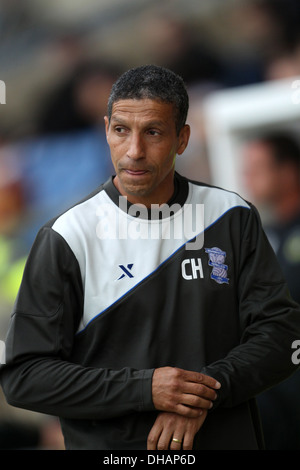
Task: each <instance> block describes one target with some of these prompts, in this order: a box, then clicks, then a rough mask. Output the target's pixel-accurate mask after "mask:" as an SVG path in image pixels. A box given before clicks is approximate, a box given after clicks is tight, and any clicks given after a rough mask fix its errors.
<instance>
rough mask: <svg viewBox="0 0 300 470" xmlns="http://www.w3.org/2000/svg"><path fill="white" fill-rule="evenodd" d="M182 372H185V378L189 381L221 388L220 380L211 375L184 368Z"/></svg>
mask: <svg viewBox="0 0 300 470" xmlns="http://www.w3.org/2000/svg"><path fill="white" fill-rule="evenodd" d="M182 373H183V379H184V380H186V381H187V382H195V383H197V384H203V385H206V386H207V387H210V388H214V389H219V388H221V384H220V382H218V381H217V380H216V379H214V378H213V377H210V376H209V375H205V374H202V373H201V372H195V371H188V370H184V369H182Z"/></svg>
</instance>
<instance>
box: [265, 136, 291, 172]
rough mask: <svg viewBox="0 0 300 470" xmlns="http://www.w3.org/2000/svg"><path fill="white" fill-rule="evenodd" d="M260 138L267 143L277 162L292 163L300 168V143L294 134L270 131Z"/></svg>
mask: <svg viewBox="0 0 300 470" xmlns="http://www.w3.org/2000/svg"><path fill="white" fill-rule="evenodd" d="M260 140H261V141H262V142H263V143H265V144H267V145H268V146H269V147H270V148H271V150H272V155H273V157H274V160H275V162H276V163H277V164H279V165H280V164H285V163H289V164H293V165H294V166H295V167H297V168H298V170H300V145H299V142H298V141H297V140H296V138H295V137H294V136H292V135H291V134H290V133H288V132H284V131H281V132H270V133H268V134H265V135H263V136H262V137H261V138H260Z"/></svg>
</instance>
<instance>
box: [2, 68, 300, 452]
mask: <svg viewBox="0 0 300 470" xmlns="http://www.w3.org/2000/svg"><path fill="white" fill-rule="evenodd" d="M187 112H188V95H187V92H186V89H185V87H184V84H183V82H182V80H181V78H180V77H178V76H177V75H175V74H174V73H172V72H171V71H169V70H165V69H163V68H160V67H156V66H144V67H138V68H135V69H132V70H130V71H128V72H126V73H125V74H123V75H122V76H121V77H120V78H119V79H118V80H117V82H116V83H115V85H114V86H113V88H112V91H111V95H110V98H109V103H108V116H107V117H105V127H106V134H107V141H108V144H109V147H110V151H111V158H112V162H113V165H114V168H115V173H116V174H115V176H113V177H112V178H110V179H109V180H108V181H107V182H106V183H104V184H103V185H102V186H100V188H99V189H98V190H97V191H96V192H95V193H93V194H92V195H90V196H89V197H88V198H87V199H85V200H84V201H82V202H80V203H79V204H77V205H76V206H75V207H73V208H71V209H70V210H69V211H67V212H65V213H64V214H62V215H60V216H59V217H57V218H56V219H54V220H52V221H50V222H49V223H48V224H46V225H45V226H44V227H43V228H42V229H41V231H40V232H39V234H38V236H37V239H36V241H35V243H34V245H33V248H32V250H31V253H30V255H29V259H28V261H27V265H26V268H25V271H24V277H23V281H22V285H21V288H20V292H19V295H18V299H17V301H16V305H15V309H14V314H13V316H12V321H11V325H10V329H9V332H8V336H7V342H6V362H7V363H6V366H5V367H4V368H3V370H2V373H1V380H2V386H3V389H4V392H5V394H6V397H7V400H8V402H9V403H10V404H12V405H15V406H21V407H26V408H30V409H33V410H36V411H39V412H44V413H48V414H55V415H57V416H59V417H60V420H61V424H62V429H63V433H64V437H65V443H66V448H67V449H110V450H113V449H135V450H136V449H148V450H152V449H174V450H180V449H192V448H193V449H257V448H260V447H261V445H262V442H261V434H260V428H259V420H258V418H257V413H256V407H255V402H254V401H253V400H254V397H255V395H257V394H258V393H259V392H261V391H262V390H263V389H265V388H266V387H270V386H271V385H273V384H274V383H275V382H278V381H280V380H282V379H284V378H285V377H286V376H288V375H289V374H291V373H293V371H294V370H295V369H296V366H295V365H294V364H293V362H292V360H291V354H292V352H293V351H292V349H291V345H292V343H293V342H294V340H295V339H297V338H299V337H300V322H299V309H298V308H297V306H296V304H294V303H293V302H292V300H291V299H290V298H289V294H288V292H287V289H286V285H285V282H284V280H283V278H282V275H281V272H280V270H279V268H278V265H277V262H276V259H275V257H274V255H273V252H272V250H271V248H270V246H269V244H268V243H267V241H266V238H265V235H264V233H263V232H262V230H261V227H260V222H259V219H258V215H257V212H256V210H255V209H254V208H253V207H252V206H251V205H250V204H248V203H247V202H246V201H244V200H242V199H241V198H240V197H239V196H237V195H235V194H233V193H230V192H227V191H223V190H221V189H217V188H212V187H209V186H206V185H202V184H200V183H195V182H191V181H188V180H187V179H186V178H183V177H181V176H180V175H178V174H177V173H176V172H175V169H174V166H175V157H176V154H182V153H183V152H184V150H185V148H186V146H187V144H188V140H189V134H190V129H189V126H188V125H187V124H186V116H187ZM203 205H204V221H202V219H201V217H199V213H200V214H202V208H203ZM195 209H197V212H195ZM192 215H193V220H191V216H192ZM191 222H193V226H195V229H194V230H191V227H189V224H190V223H191ZM192 232H193V235H191V234H192ZM194 232H196V235H194ZM203 232H204V244H203V243H202V241H203Z"/></svg>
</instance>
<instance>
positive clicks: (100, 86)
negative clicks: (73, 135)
mask: <svg viewBox="0 0 300 470" xmlns="http://www.w3.org/2000/svg"><path fill="white" fill-rule="evenodd" d="M119 72H120V70H119V68H118V67H117V66H116V65H115V64H110V63H108V62H103V61H96V60H95V61H88V62H86V63H81V64H80V65H78V66H77V67H76V68H75V70H73V69H72V71H71V72H70V76H69V77H68V78H66V79H64V80H63V82H62V83H61V84H60V85H59V86H58V88H57V89H55V90H54V91H53V92H52V93H50V96H49V97H48V98H47V99H46V100H45V103H44V105H43V106H42V110H41V112H40V117H39V119H38V123H39V125H38V134H40V135H46V134H58V133H70V132H74V131H78V130H86V129H90V128H93V127H96V126H99V131H101V130H102V129H103V130H104V127H103V119H104V116H105V114H106V107H107V100H108V96H109V93H110V89H111V87H112V84H113V83H114V81H115V80H116V78H117V77H118V75H119Z"/></svg>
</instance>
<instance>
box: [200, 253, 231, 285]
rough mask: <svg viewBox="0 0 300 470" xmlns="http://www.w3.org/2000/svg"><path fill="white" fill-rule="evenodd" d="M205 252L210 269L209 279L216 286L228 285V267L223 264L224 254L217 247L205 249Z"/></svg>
mask: <svg viewBox="0 0 300 470" xmlns="http://www.w3.org/2000/svg"><path fill="white" fill-rule="evenodd" d="M205 252H206V253H207V254H208V257H209V260H208V265H209V266H211V267H212V271H211V274H210V277H211V279H213V280H214V281H216V282H217V283H218V284H228V283H229V278H228V277H227V272H228V266H227V264H225V259H226V252H225V251H223V250H221V249H220V248H217V247H214V248H205Z"/></svg>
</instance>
